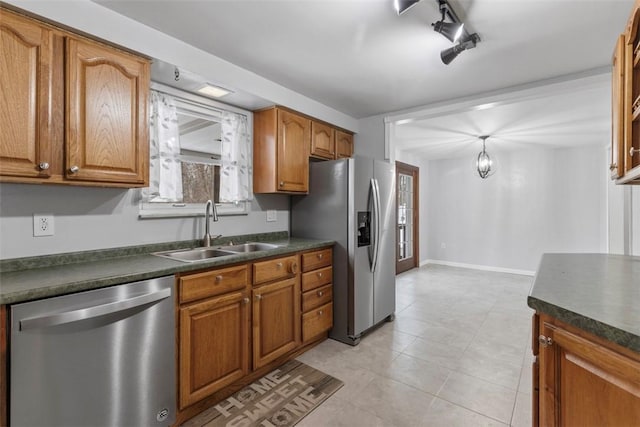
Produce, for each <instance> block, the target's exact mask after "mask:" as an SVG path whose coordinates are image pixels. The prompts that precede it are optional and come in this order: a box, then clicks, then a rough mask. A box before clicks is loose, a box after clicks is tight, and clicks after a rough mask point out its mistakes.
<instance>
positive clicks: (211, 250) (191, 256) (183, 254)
mask: <svg viewBox="0 0 640 427" xmlns="http://www.w3.org/2000/svg"><path fill="white" fill-rule="evenodd" d="M276 248H279V246H278V245H274V244H271V243H257V242H249V243H242V244H240V245H227V246H215V247H206V248H195V249H180V250H177V251H163V252H154V253H152V254H151V255H155V256H159V257H163V258H169V259H174V260H176V261H182V262H197V261H203V260H207V259H212V258H220V257H225V256H232V255H237V254H239V253H243V252H258V251H268V250H270V249H276Z"/></svg>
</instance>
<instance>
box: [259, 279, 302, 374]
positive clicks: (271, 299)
mask: <svg viewBox="0 0 640 427" xmlns="http://www.w3.org/2000/svg"><path fill="white" fill-rule="evenodd" d="M299 345H300V277H299V276H296V277H293V278H291V279H287V280H283V281H280V282H276V283H272V284H269V285H264V286H261V287H259V288H256V289H254V290H253V367H254V369H255V368H259V367H261V366H264V365H266V364H267V363H269V362H271V361H272V360H274V359H276V358H278V357H280V356H282V355H283V354H286V353H288V352H290V351H292V350H294V349H295V348H296V347H298V346H299Z"/></svg>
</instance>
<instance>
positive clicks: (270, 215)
mask: <svg viewBox="0 0 640 427" xmlns="http://www.w3.org/2000/svg"><path fill="white" fill-rule="evenodd" d="M277 220H278V211H272V210H268V211H267V222H274V221H277Z"/></svg>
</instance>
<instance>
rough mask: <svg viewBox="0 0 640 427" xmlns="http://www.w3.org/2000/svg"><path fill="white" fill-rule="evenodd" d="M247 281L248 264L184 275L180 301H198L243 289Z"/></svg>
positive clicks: (181, 282) (181, 280) (181, 281)
mask: <svg viewBox="0 0 640 427" xmlns="http://www.w3.org/2000/svg"><path fill="white" fill-rule="evenodd" d="M247 282H248V278H247V266H246V265H239V266H236V267H229V268H221V269H218V270H212V271H206V272H204V273H196V274H190V275H188V276H183V277H181V278H180V302H181V303H183V302H189V301H196V300H199V299H201V298H206V297H210V296H214V295H220V294H224V293H227V292H230V291H235V290H239V289H243V288H244V287H245V286H246V285H247Z"/></svg>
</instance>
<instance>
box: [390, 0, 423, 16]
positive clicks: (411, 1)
mask: <svg viewBox="0 0 640 427" xmlns="http://www.w3.org/2000/svg"><path fill="white" fill-rule="evenodd" d="M419 1H420V0H393V7H394V8H395V10H396V13H397V14H398V15H402V14H403V13H404V12H406V11H407V9H409V8H410V7H411V6H413V5H415V4H416V3H418V2H419Z"/></svg>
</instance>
